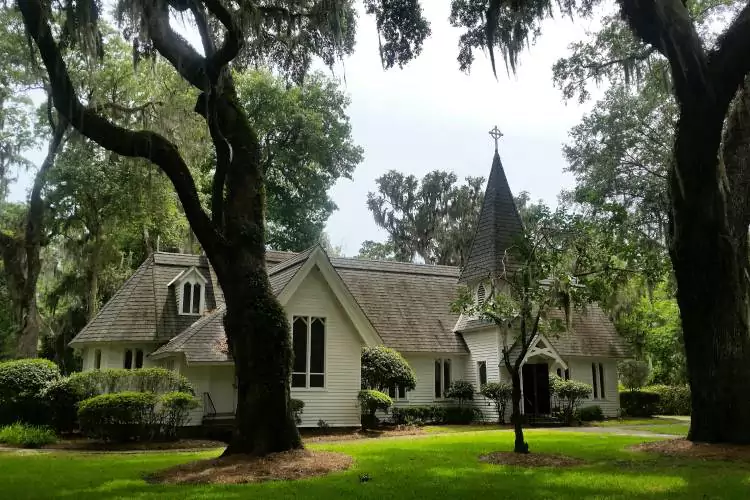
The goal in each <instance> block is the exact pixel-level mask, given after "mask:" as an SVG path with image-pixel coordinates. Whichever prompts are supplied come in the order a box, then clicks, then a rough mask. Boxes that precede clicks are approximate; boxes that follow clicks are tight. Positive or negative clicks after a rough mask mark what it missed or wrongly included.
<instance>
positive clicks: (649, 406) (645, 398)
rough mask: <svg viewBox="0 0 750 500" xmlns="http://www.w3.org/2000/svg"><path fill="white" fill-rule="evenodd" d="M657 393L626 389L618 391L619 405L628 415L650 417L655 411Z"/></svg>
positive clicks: (657, 400)
mask: <svg viewBox="0 0 750 500" xmlns="http://www.w3.org/2000/svg"><path fill="white" fill-rule="evenodd" d="M658 404H659V395H658V394H655V393H653V392H646V391H626V392H621V393H620V406H621V407H622V411H623V413H624V414H625V415H627V416H630V417H650V416H652V415H654V414H655V413H656V411H657V409H658V408H657V407H658Z"/></svg>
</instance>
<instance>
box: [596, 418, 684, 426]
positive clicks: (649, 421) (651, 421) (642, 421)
mask: <svg viewBox="0 0 750 500" xmlns="http://www.w3.org/2000/svg"><path fill="white" fill-rule="evenodd" d="M684 423H685V422H684V421H683V420H677V419H672V418H627V417H626V418H618V419H613V420H604V421H603V422H591V425H593V426H595V427H632V426H634V425H666V424H684ZM688 423H689V422H688Z"/></svg>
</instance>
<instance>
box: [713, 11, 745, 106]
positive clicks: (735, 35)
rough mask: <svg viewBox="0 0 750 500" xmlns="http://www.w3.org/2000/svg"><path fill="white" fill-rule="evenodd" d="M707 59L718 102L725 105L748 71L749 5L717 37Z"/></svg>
mask: <svg viewBox="0 0 750 500" xmlns="http://www.w3.org/2000/svg"><path fill="white" fill-rule="evenodd" d="M708 60H709V66H710V68H711V73H712V76H713V84H714V88H715V89H716V94H717V99H718V100H719V101H720V102H721V103H722V105H728V104H729V102H730V101H731V100H732V98H733V97H734V95H735V93H736V92H737V89H738V88H739V87H740V86H741V85H742V83H743V81H744V79H745V75H746V74H747V73H748V72H750V2H748V4H747V5H745V7H744V8H743V9H742V11H740V13H739V15H738V16H737V17H736V18H735V19H734V21H733V22H732V24H731V25H730V26H729V28H727V30H726V31H725V32H724V33H723V34H722V35H721V36H720V37H719V39H718V41H717V48H716V50H713V51H711V52H710V53H709V56H708Z"/></svg>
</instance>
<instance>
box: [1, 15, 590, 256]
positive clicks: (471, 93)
mask: <svg viewBox="0 0 750 500" xmlns="http://www.w3.org/2000/svg"><path fill="white" fill-rule="evenodd" d="M422 5H423V8H424V11H425V16H426V17H427V19H428V20H429V21H430V22H431V28H432V35H431V37H430V38H429V39H428V40H427V41H426V42H425V44H424V47H423V51H422V54H421V55H420V56H419V57H418V58H417V59H416V60H414V61H412V62H411V63H409V64H408V66H406V67H405V68H403V69H398V68H396V69H391V70H387V71H385V70H383V69H382V66H381V63H380V57H379V54H378V38H377V32H376V30H375V21H374V19H373V18H372V17H369V16H364V15H362V16H360V20H359V27H358V33H357V44H356V51H355V53H354V54H353V55H352V56H351V57H348V58H347V59H346V60H344V61H343V63H342V64H340V65H338V67H337V68H335V71H334V75H335V76H336V77H337V78H339V80H340V82H341V85H342V87H343V89H344V91H345V92H346V93H347V94H349V96H350V98H351V105H350V107H349V109H348V114H349V116H350V119H351V123H352V133H353V139H354V142H355V143H356V144H358V145H360V146H362V147H363V148H364V152H365V154H364V161H363V162H362V163H361V164H360V165H359V167H358V168H357V169H356V170H355V172H354V175H353V178H352V180H348V179H340V180H339V181H338V182H337V183H336V185H335V186H334V187H333V189H332V191H331V196H332V198H333V200H334V201H335V202H336V204H337V205H338V211H336V212H335V213H334V214H333V215H332V216H331V218H330V219H329V221H328V225H327V227H326V232H327V233H328V235H329V238H330V241H331V243H332V244H333V245H334V246H340V247H341V248H342V250H343V253H344V254H345V255H350V256H351V255H356V254H357V252H358V250H359V247H360V244H361V242H362V241H364V240H376V241H384V240H385V239H386V237H387V234H386V233H385V231H383V230H381V229H379V228H378V227H377V226H376V224H375V222H374V221H373V218H372V215H371V214H370V212H369V211H368V210H367V206H366V201H367V193H368V192H369V191H374V190H375V179H376V178H377V177H379V176H380V175H382V174H383V173H385V172H387V171H388V170H390V169H396V170H399V171H402V172H404V173H407V174H413V175H415V176H417V177H419V178H421V177H422V176H423V175H424V174H426V173H427V172H430V171H432V170H436V169H440V170H449V171H453V172H455V173H456V174H457V175H458V177H459V178H460V179H462V178H464V177H466V176H484V177H487V176H488V175H489V171H490V165H491V163H492V154H493V151H494V142H493V140H492V138H490V136H489V134H488V131H489V130H490V129H491V128H492V127H493V126H495V125H497V126H498V127H499V128H500V130H501V131H502V132H503V134H504V137H503V138H502V139H501V140H500V156H501V158H502V160H503V165H504V167H505V172H506V175H507V177H508V181H509V183H510V187H511V189H512V190H513V192H514V193H519V192H521V191H528V192H529V193H530V195H531V197H532V199H535V200H536V199H542V200H544V201H546V202H547V203H549V204H553V205H554V204H555V202H556V198H557V195H558V193H559V192H560V190H561V189H564V188H567V187H571V186H572V185H573V178H572V176H571V175H570V174H568V173H565V172H564V171H563V170H564V168H565V166H566V162H565V159H564V157H563V154H562V145H563V144H564V143H565V142H566V141H567V135H568V130H570V128H571V127H573V126H574V125H576V124H577V123H578V122H579V121H580V119H581V117H582V115H583V114H584V113H585V112H586V111H588V110H589V109H590V106H591V103H590V102H589V103H586V104H584V105H579V104H578V103H577V101H570V102H567V103H566V102H564V101H563V100H562V96H561V92H560V91H559V90H558V89H556V88H555V87H554V85H553V82H552V65H553V64H554V62H555V61H556V60H557V59H559V58H560V57H564V56H566V55H567V54H568V45H569V44H570V43H572V42H574V41H577V40H580V39H582V38H583V37H584V36H585V31H586V30H587V29H594V28H596V25H595V23H596V20H594V21H586V20H579V19H577V20H575V22H573V21H572V20H570V19H569V18H562V17H560V16H558V17H557V18H556V19H554V20H550V21H547V22H545V24H544V26H543V29H542V36H541V37H540V38H539V39H538V40H537V41H536V43H535V45H534V46H532V47H531V48H530V49H529V50H527V51H525V52H524V53H523V54H522V55H521V56H520V64H519V67H518V69H517V73H516V74H515V75H510V76H509V75H507V74H506V72H505V67H504V65H503V63H502V59H501V58H499V61H498V77H497V79H496V78H495V77H494V75H493V74H492V70H491V66H490V62H489V58H488V57H485V56H483V55H482V54H481V53H477V54H476V56H477V57H476V60H475V62H474V65H473V66H472V70H471V74H469V75H467V74H465V73H462V72H461V71H459V69H458V62H457V61H456V56H457V54H458V37H459V35H460V33H461V30H460V29H456V28H452V27H451V26H450V24H449V22H448V16H449V13H450V2H448V1H440V2H438V1H435V0H425V1H423V2H422ZM189 38H192V37H189ZM597 94H599V92H594V95H595V96H596V95H597ZM41 158H42V154H41V152H35V153H33V154H31V155H30V159H32V160H33V161H36V160H37V159H39V161H41ZM29 183H30V181H29V176H28V175H26V174H21V175H19V180H18V182H17V183H15V184H14V185H13V186H12V187H11V193H10V197H11V198H12V199H14V200H20V199H23V198H25V196H26V192H27V190H28V187H29Z"/></svg>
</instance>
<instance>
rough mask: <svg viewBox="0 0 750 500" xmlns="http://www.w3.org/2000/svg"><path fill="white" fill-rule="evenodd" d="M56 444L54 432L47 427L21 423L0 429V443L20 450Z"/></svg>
mask: <svg viewBox="0 0 750 500" xmlns="http://www.w3.org/2000/svg"><path fill="white" fill-rule="evenodd" d="M56 442H57V436H56V435H55V431H53V430H52V429H50V428H49V427H44V426H36V425H26V424H22V423H21V422H16V423H15V424H11V425H6V426H5V427H2V428H0V443H3V444H8V445H11V446H20V447H22V448H41V447H42V446H45V445H48V444H53V443H56Z"/></svg>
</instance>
